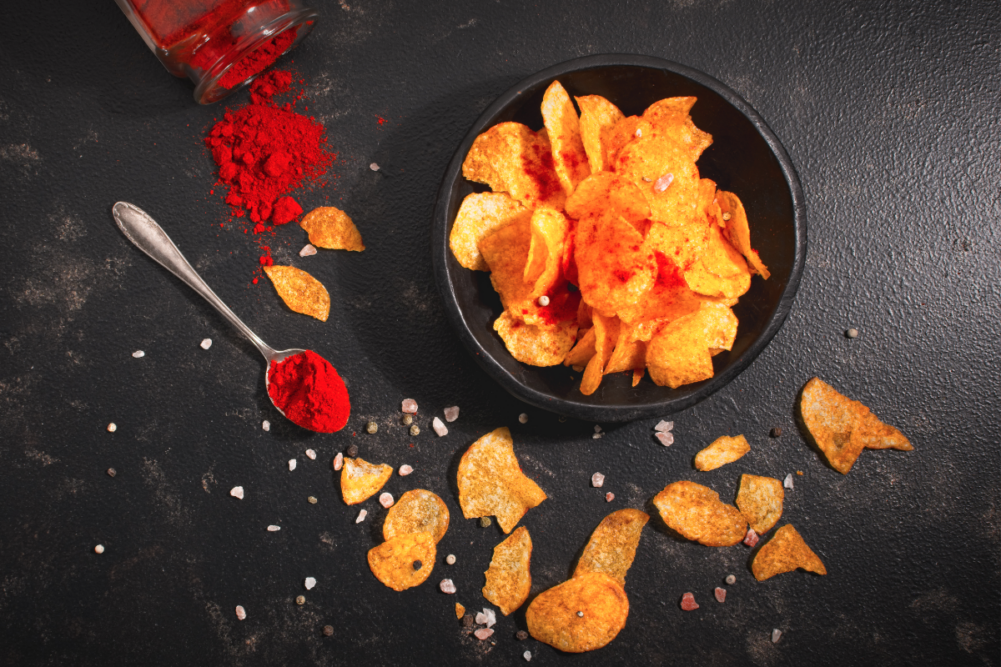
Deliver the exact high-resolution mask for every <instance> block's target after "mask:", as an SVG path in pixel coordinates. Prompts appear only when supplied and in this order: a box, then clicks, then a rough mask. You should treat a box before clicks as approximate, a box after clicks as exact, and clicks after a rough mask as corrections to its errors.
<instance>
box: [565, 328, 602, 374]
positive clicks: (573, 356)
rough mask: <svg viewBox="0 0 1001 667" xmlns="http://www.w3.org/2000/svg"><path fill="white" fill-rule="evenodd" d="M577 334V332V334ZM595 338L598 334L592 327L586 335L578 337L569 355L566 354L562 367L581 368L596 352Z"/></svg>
mask: <svg viewBox="0 0 1001 667" xmlns="http://www.w3.org/2000/svg"><path fill="white" fill-rule="evenodd" d="M578 333H579V332H578ZM597 337H598V332H597V331H595V330H594V327H593V326H592V327H591V328H590V329H588V330H587V333H586V334H584V336H583V337H579V340H578V341H577V344H576V345H574V347H573V349H572V350H570V353H569V354H567V357H566V359H564V360H563V365H564V366H583V365H585V364H586V363H587V362H588V361H590V360H591V357H593V356H594V355H595V352H596V351H597V347H596V345H597V343H596V341H597Z"/></svg>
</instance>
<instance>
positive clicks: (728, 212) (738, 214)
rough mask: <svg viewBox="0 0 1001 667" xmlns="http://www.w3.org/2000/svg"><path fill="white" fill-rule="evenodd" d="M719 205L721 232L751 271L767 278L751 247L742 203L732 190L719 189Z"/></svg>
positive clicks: (717, 197)
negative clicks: (749, 266) (745, 261)
mask: <svg viewBox="0 0 1001 667" xmlns="http://www.w3.org/2000/svg"><path fill="white" fill-rule="evenodd" d="M716 199H717V201H718V202H719V207H720V212H721V214H722V215H721V216H720V221H721V222H722V223H723V233H724V235H725V236H726V238H727V240H729V241H730V244H731V245H732V246H733V247H734V248H735V249H736V250H737V251H738V252H740V254H742V255H743V256H744V259H746V260H747V263H748V264H750V265H751V271H752V272H754V273H757V274H758V275H760V276H761V277H762V278H764V279H765V280H768V278H769V276H771V273H769V272H768V267H767V266H765V263H764V262H762V261H761V257H759V256H758V251H757V250H755V249H754V248H752V247H751V227H750V225H749V224H748V222H747V212H746V211H745V210H744V204H742V203H741V201H740V199H739V198H738V197H737V195H735V194H733V193H732V192H724V191H723V190H719V191H718V192H717V195H716Z"/></svg>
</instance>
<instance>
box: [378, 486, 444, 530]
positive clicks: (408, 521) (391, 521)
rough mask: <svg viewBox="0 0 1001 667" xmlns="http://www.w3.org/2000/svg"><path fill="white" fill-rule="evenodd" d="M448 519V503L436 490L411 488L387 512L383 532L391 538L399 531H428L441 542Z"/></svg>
mask: <svg viewBox="0 0 1001 667" xmlns="http://www.w3.org/2000/svg"><path fill="white" fill-rule="evenodd" d="M448 519H449V516H448V507H447V506H446V505H445V501H443V500H442V499H441V498H439V497H438V495H437V494H435V493H432V492H431V491H426V490H425V489H412V490H410V491H407V492H406V493H404V494H403V495H402V496H400V499H399V500H398V501H397V502H396V504H395V505H393V507H392V509H390V510H389V512H387V513H386V520H385V522H383V524H382V536H383V538H385V539H386V540H387V541H388V540H391V539H392V538H394V537H397V536H398V535H409V534H411V533H429V534H430V535H431V536H432V537H433V538H434V541H435V543H438V542H440V541H441V538H443V537H445V533H446V532H447V531H448Z"/></svg>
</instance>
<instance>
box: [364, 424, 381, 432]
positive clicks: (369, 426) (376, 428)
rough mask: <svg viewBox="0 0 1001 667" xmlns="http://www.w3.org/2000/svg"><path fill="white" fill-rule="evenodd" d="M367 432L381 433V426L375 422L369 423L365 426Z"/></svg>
mask: <svg viewBox="0 0 1001 667" xmlns="http://www.w3.org/2000/svg"><path fill="white" fill-rule="evenodd" d="M365 432H366V433H378V432H379V425H378V424H376V423H375V422H369V423H367V424H365Z"/></svg>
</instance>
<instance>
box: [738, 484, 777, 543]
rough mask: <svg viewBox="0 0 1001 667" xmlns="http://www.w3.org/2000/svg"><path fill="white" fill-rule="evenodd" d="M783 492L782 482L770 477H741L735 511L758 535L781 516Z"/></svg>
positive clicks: (767, 529) (765, 531)
mask: <svg viewBox="0 0 1001 667" xmlns="http://www.w3.org/2000/svg"><path fill="white" fill-rule="evenodd" d="M784 499H785V491H783V490H782V482H780V481H779V480H777V479H773V478H772V477H758V476H757V475H741V477H740V490H739V491H737V509H739V510H740V513H741V514H743V515H744V518H745V519H747V522H748V523H749V524H751V528H753V529H754V532H756V533H757V534H759V535H764V534H765V533H767V532H768V531H769V530H771V529H772V526H774V525H775V524H776V523H778V520H779V518H780V517H781V516H782V501H783V500H784Z"/></svg>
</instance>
